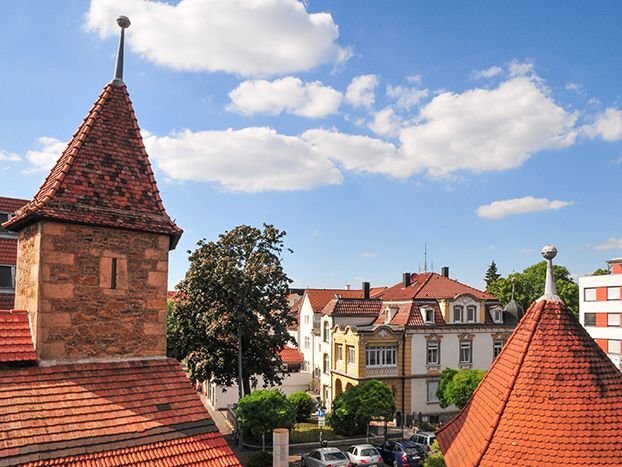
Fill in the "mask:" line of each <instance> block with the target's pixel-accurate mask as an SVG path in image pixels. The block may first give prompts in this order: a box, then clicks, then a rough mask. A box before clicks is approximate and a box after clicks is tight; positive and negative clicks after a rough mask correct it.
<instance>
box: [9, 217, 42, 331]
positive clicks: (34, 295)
mask: <svg viewBox="0 0 622 467" xmlns="http://www.w3.org/2000/svg"><path fill="white" fill-rule="evenodd" d="M40 226H41V224H34V225H31V226H29V227H26V228H25V229H23V230H22V231H21V232H20V233H19V239H18V247H17V267H16V276H15V309H16V310H27V311H28V316H29V318H30V329H31V330H32V340H33V342H37V320H38V313H37V311H38V309H39V302H38V298H39V256H40V254H41V235H40V232H39V230H40V229H39V228H40Z"/></svg>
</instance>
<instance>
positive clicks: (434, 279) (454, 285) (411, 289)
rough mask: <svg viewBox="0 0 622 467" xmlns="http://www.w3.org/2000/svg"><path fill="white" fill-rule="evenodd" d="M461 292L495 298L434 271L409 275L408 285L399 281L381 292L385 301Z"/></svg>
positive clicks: (439, 297)
mask: <svg viewBox="0 0 622 467" xmlns="http://www.w3.org/2000/svg"><path fill="white" fill-rule="evenodd" d="M461 294H470V295H472V296H473V297H475V298H476V299H477V300H496V297H495V296H494V295H490V294H488V293H486V292H482V291H481V290H478V289H476V288H474V287H471V286H469V285H466V284H463V283H462V282H458V281H457V280H455V279H450V278H449V277H445V276H442V275H440V274H437V273H435V272H426V273H423V274H416V273H413V274H411V275H410V285H409V286H408V287H404V285H403V284H402V283H401V282H400V283H398V284H395V285H394V286H392V287H389V288H388V289H386V290H385V291H384V292H383V293H382V298H383V299H384V300H385V301H399V300H412V299H424V300H428V299H442V298H454V297H456V296H458V295H461Z"/></svg>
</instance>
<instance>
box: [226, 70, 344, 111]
mask: <svg viewBox="0 0 622 467" xmlns="http://www.w3.org/2000/svg"><path fill="white" fill-rule="evenodd" d="M229 98H230V99H231V104H230V105H229V106H228V107H227V109H228V110H232V111H237V112H240V113H243V114H245V115H252V114H255V113H267V114H271V115H278V114H280V113H283V112H286V113H291V114H294V115H299V116H301V117H326V116H327V115H332V114H335V113H337V110H338V109H339V105H340V104H341V100H342V99H343V96H342V94H341V93H340V92H339V91H336V90H335V89H333V88H331V87H329V86H324V85H323V84H322V83H321V82H319V81H314V82H312V83H304V82H302V81H301V80H300V79H298V78H295V77H293V76H287V77H285V78H282V79H277V80H274V81H266V80H255V81H244V82H242V83H240V85H239V86H238V87H237V88H235V89H234V90H233V91H231V92H230V93H229Z"/></svg>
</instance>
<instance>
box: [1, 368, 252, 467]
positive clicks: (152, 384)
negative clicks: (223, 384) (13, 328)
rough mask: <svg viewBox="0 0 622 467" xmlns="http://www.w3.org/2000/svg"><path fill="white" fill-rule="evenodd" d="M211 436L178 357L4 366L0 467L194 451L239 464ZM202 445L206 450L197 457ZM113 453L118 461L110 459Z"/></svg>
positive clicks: (162, 457)
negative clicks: (208, 439) (213, 444)
mask: <svg viewBox="0 0 622 467" xmlns="http://www.w3.org/2000/svg"><path fill="white" fill-rule="evenodd" d="M207 433H211V434H213V436H214V438H213V439H214V440H215V439H216V438H218V437H220V436H221V435H220V434H219V433H218V431H217V428H216V426H215V424H214V422H213V420H211V418H210V417H209V414H208V412H207V411H206V410H205V407H204V406H203V404H202V402H201V400H200V399H199V397H198V395H197V394H196V393H195V391H194V389H193V388H192V385H191V384H190V381H189V380H188V378H187V377H186V375H185V374H184V373H183V371H182V369H181V367H180V365H179V363H178V362H177V361H175V360H172V359H156V360H134V361H123V362H108V363H90V364H71V365H58V366H50V367H30V368H20V369H4V370H2V371H0V465H7V464H8V465H13V464H21V463H28V462H35V461H46V462H47V461H51V460H53V459H55V462H56V463H57V464H61V465H71V461H72V460H73V459H74V456H78V457H77V458H75V459H76V462H78V461H81V460H83V459H86V458H88V456H89V455H90V458H91V459H93V463H91V464H87V465H127V464H131V463H132V462H135V463H136V462H138V463H142V464H143V465H153V464H154V463H155V462H152V461H143V462H139V461H138V460H137V459H139V457H138V456H139V454H138V452H140V453H141V454H140V456H143V457H148V456H151V455H153V456H159V460H158V462H157V463H158V464H160V465H169V464H172V463H173V461H174V459H186V461H188V460H190V459H192V458H193V456H195V457H196V456H205V457H207V458H209V459H211V461H210V463H209V464H207V465H240V464H239V462H238V461H237V459H235V457H234V455H233V453H232V451H231V450H230V449H228V448H227V447H226V446H224V444H222V443H221V442H220V441H218V443H217V444H218V446H219V447H218V448H217V449H216V451H212V448H211V447H209V446H208V445H206V443H205V438H201V435H205V434H207ZM141 446H142V448H141ZM197 446H203V447H205V448H206V449H207V452H205V453H202V454H197V453H196V451H197ZM98 453H102V454H101V456H99V458H100V461H96V459H95V458H98V456H95V454H98ZM85 455H86V456H87V457H85ZM183 456H188V457H183ZM169 457H170V458H171V459H172V460H171V462H169ZM106 458H110V459H112V460H115V459H116V461H115V462H117V463H111V464H104V462H103V461H102V460H101V459H106ZM111 462H112V461H111ZM182 463H183V464H185V465H187V464H189V463H190V462H185V461H184V462H182ZM78 465H79V462H78Z"/></svg>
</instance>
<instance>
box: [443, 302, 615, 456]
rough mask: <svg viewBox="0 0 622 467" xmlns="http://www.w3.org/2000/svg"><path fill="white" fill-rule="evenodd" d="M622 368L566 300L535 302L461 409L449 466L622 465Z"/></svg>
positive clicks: (451, 430) (446, 437)
mask: <svg viewBox="0 0 622 467" xmlns="http://www.w3.org/2000/svg"><path fill="white" fill-rule="evenodd" d="M621 433H622V373H620V371H619V370H618V369H617V368H616V367H615V366H614V365H613V363H612V362H611V361H610V360H609V358H607V355H606V354H605V353H604V352H603V351H602V350H601V349H600V348H599V347H598V346H597V345H596V343H595V342H594V340H593V339H592V338H591V337H590V336H589V335H588V333H587V332H586V331H585V329H584V328H583V327H582V326H581V325H580V324H579V322H578V321H577V319H576V318H575V317H574V316H573V315H572V314H571V313H570V312H569V311H568V308H567V307H566V305H565V304H563V303H561V302H555V301H546V300H543V301H539V302H536V303H534V304H532V305H531V307H530V308H529V310H527V313H526V314H525V316H524V317H523V319H522V320H521V321H520V323H519V325H518V327H517V328H516V329H515V330H514V333H513V334H512V336H511V337H510V339H509V340H508V342H507V344H506V345H505V347H504V348H503V351H502V352H501V354H500V355H499V356H498V357H497V359H496V360H495V362H494V363H493V365H492V367H491V368H490V370H489V371H488V373H487V374H486V376H485V378H484V379H483V380H482V382H481V383H480V385H479V386H478V388H477V389H476V391H475V392H474V394H473V396H472V397H471V399H470V401H469V402H468V404H467V405H466V407H464V409H462V411H461V412H460V413H459V414H458V415H457V416H456V417H455V418H454V419H453V420H452V421H451V422H449V423H448V424H447V425H446V426H445V427H443V428H442V429H441V430H440V431H439V432H438V433H437V439H438V440H439V443H440V446H441V449H442V451H443V453H444V455H445V461H446V463H447V465H448V466H450V467H451V466H461V467H462V466H476V465H477V466H496V467H500V466H516V465H538V466H543V465H551V466H553V465H555V466H558V465H610V466H613V465H616V466H620V465H622V448H621V446H620V434H621Z"/></svg>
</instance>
